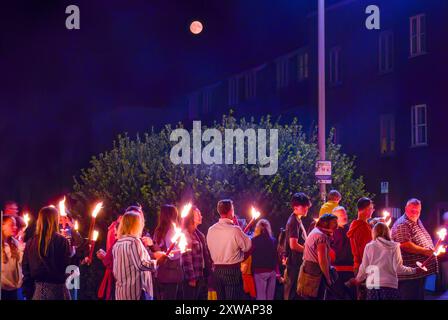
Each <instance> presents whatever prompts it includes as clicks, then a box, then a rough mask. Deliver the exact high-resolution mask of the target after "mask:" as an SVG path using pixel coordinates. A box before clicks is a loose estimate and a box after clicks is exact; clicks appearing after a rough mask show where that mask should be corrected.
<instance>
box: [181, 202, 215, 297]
mask: <svg viewBox="0 0 448 320" xmlns="http://www.w3.org/2000/svg"><path fill="white" fill-rule="evenodd" d="M201 224H202V215H201V211H199V209H198V208H197V207H195V206H194V207H192V208H191V209H190V210H189V213H188V214H187V216H186V217H185V218H184V221H183V227H184V229H185V236H186V239H187V244H188V247H189V248H191V250H188V251H186V252H185V253H183V254H182V269H183V272H184V275H185V280H184V285H183V294H184V299H185V300H207V296H208V285H207V284H208V277H209V276H210V275H211V271H212V270H211V269H212V260H211V258H210V252H209V251H208V247H207V242H206V240H205V235H204V234H203V233H202V232H201V231H199V230H198V226H199V225H201Z"/></svg>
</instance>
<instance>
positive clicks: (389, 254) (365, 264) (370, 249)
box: [356, 238, 416, 289]
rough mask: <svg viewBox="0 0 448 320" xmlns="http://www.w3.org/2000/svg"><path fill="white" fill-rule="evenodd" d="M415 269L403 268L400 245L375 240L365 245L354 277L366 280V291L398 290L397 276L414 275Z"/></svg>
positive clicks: (379, 239) (383, 240) (380, 239)
mask: <svg viewBox="0 0 448 320" xmlns="http://www.w3.org/2000/svg"><path fill="white" fill-rule="evenodd" d="M415 272H416V269H415V268H411V267H405V266H403V259H402V257H401V250H400V244H399V243H398V242H394V241H388V240H386V239H384V238H377V239H376V240H372V241H371V242H369V243H368V244H367V245H366V248H365V250H364V255H363V258H362V263H361V266H360V267H359V272H358V275H357V277H356V279H357V280H358V281H364V280H365V279H367V282H366V285H367V288H368V289H379V288H381V287H386V288H395V289H397V288H398V274H414V273H415Z"/></svg>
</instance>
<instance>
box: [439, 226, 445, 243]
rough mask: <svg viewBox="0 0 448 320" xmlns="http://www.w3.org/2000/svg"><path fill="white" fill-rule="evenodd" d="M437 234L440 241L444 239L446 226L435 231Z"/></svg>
mask: <svg viewBox="0 0 448 320" xmlns="http://www.w3.org/2000/svg"><path fill="white" fill-rule="evenodd" d="M437 235H438V236H439V239H440V240H441V241H444V240H445V237H446V228H442V229H440V230H439V231H437Z"/></svg>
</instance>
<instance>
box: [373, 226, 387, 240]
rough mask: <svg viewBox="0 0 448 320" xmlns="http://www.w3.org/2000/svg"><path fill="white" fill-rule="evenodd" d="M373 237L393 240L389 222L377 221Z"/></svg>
mask: <svg viewBox="0 0 448 320" xmlns="http://www.w3.org/2000/svg"><path fill="white" fill-rule="evenodd" d="M372 237H373V239H374V240H375V239H377V238H384V239H386V240H389V241H391V236H390V229H389V227H388V226H387V224H385V223H383V222H377V223H376V224H375V226H374V227H373V230H372Z"/></svg>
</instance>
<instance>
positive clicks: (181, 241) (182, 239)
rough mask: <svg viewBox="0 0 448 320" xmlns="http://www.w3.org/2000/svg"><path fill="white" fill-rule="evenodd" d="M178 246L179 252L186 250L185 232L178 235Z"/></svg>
mask: <svg viewBox="0 0 448 320" xmlns="http://www.w3.org/2000/svg"><path fill="white" fill-rule="evenodd" d="M178 247H179V249H180V253H184V252H186V249H187V237H185V234H183V233H182V234H181V235H180V239H179V244H178Z"/></svg>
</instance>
